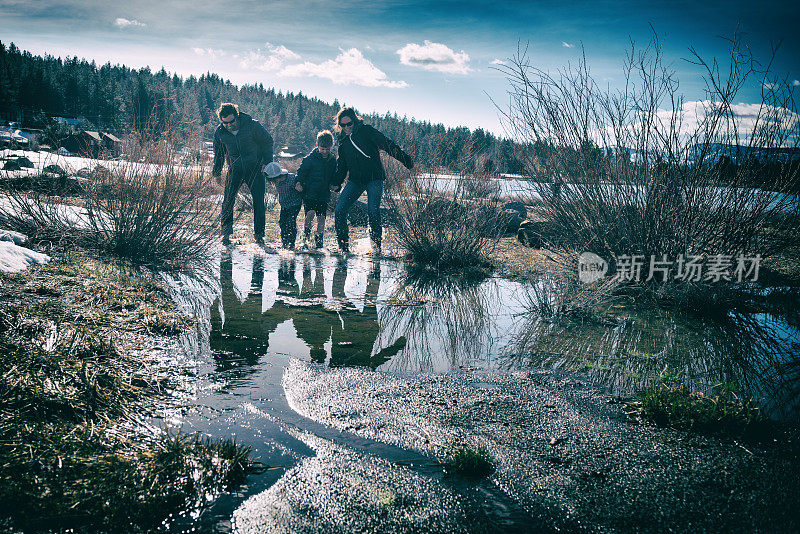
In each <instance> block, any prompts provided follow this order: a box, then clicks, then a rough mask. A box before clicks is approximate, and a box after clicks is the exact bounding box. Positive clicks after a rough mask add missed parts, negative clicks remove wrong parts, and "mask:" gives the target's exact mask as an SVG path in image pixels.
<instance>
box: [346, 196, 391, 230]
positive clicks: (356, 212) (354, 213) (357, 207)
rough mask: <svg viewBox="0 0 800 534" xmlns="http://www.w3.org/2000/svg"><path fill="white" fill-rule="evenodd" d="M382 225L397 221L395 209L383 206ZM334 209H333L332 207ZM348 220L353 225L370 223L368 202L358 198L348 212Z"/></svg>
mask: <svg viewBox="0 0 800 534" xmlns="http://www.w3.org/2000/svg"><path fill="white" fill-rule="evenodd" d="M380 210H381V225H383V226H387V225H392V224H394V222H395V221H397V214H396V213H395V212H394V210H391V209H389V208H384V207H381V208H380ZM331 211H333V209H331ZM347 222H348V223H350V224H351V225H353V226H367V224H369V215H368V214H367V203H366V202H361V201H360V200H356V202H355V204H353V207H352V208H350V211H349V212H347Z"/></svg>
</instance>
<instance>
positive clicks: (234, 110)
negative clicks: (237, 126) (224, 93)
mask: <svg viewBox="0 0 800 534" xmlns="http://www.w3.org/2000/svg"><path fill="white" fill-rule="evenodd" d="M228 115H233V116H234V117H236V118H237V119H238V118H239V106H237V105H236V104H232V103H231V102H223V103H222V104H220V105H219V109H218V110H217V117H219V120H222V117H227V116H228Z"/></svg>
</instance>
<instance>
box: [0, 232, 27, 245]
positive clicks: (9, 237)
mask: <svg viewBox="0 0 800 534" xmlns="http://www.w3.org/2000/svg"><path fill="white" fill-rule="evenodd" d="M27 240H28V236H26V235H25V234H21V233H19V232H15V231H13V230H3V229H0V241H10V242H12V243H14V244H15V245H24V244H25V242H26V241H27Z"/></svg>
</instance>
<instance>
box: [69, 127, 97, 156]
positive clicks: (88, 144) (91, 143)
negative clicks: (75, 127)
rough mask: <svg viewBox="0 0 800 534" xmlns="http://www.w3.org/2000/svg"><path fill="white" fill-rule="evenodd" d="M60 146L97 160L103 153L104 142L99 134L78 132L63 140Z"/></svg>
mask: <svg viewBox="0 0 800 534" xmlns="http://www.w3.org/2000/svg"><path fill="white" fill-rule="evenodd" d="M61 146H62V147H64V148H65V149H67V150H68V151H70V152H72V153H73V154H80V155H81V156H86V157H90V158H99V157H100V155H101V154H102V153H103V152H104V151H105V142H104V141H103V137H102V136H101V135H100V132H92V131H88V130H86V131H79V132H76V133H74V134H72V135H70V136H68V137H67V138H66V139H64V140H63V141H62V142H61Z"/></svg>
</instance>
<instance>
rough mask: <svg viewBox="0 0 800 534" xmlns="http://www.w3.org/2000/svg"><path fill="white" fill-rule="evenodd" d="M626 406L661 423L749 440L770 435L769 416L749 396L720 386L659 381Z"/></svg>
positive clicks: (632, 412) (634, 412) (664, 425)
mask: <svg viewBox="0 0 800 534" xmlns="http://www.w3.org/2000/svg"><path fill="white" fill-rule="evenodd" d="M716 390H718V391H716ZM627 409H628V413H629V414H631V415H637V416H639V417H641V418H643V419H646V420H649V421H652V422H653V423H655V424H656V425H658V426H663V427H669V428H678V429H683V430H691V431H695V432H700V433H703V434H712V435H721V436H729V437H734V438H742V439H748V440H761V439H764V438H767V437H769V436H771V435H772V432H771V426H772V425H771V424H770V421H769V419H768V418H767V417H766V416H765V415H764V414H763V412H762V411H761V410H759V409H758V408H757V407H756V406H754V404H753V401H752V400H745V399H741V398H739V397H738V396H737V395H736V394H735V393H733V392H732V391H729V390H727V389H725V388H723V387H718V388H714V389H713V390H712V392H711V393H703V392H699V391H692V390H690V389H689V388H688V387H687V386H686V385H685V384H683V383H679V382H675V381H667V382H659V383H657V384H655V385H653V386H651V387H649V388H646V389H644V390H642V391H640V392H639V393H638V394H637V400H636V401H635V402H632V403H629V404H628V405H627Z"/></svg>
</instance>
